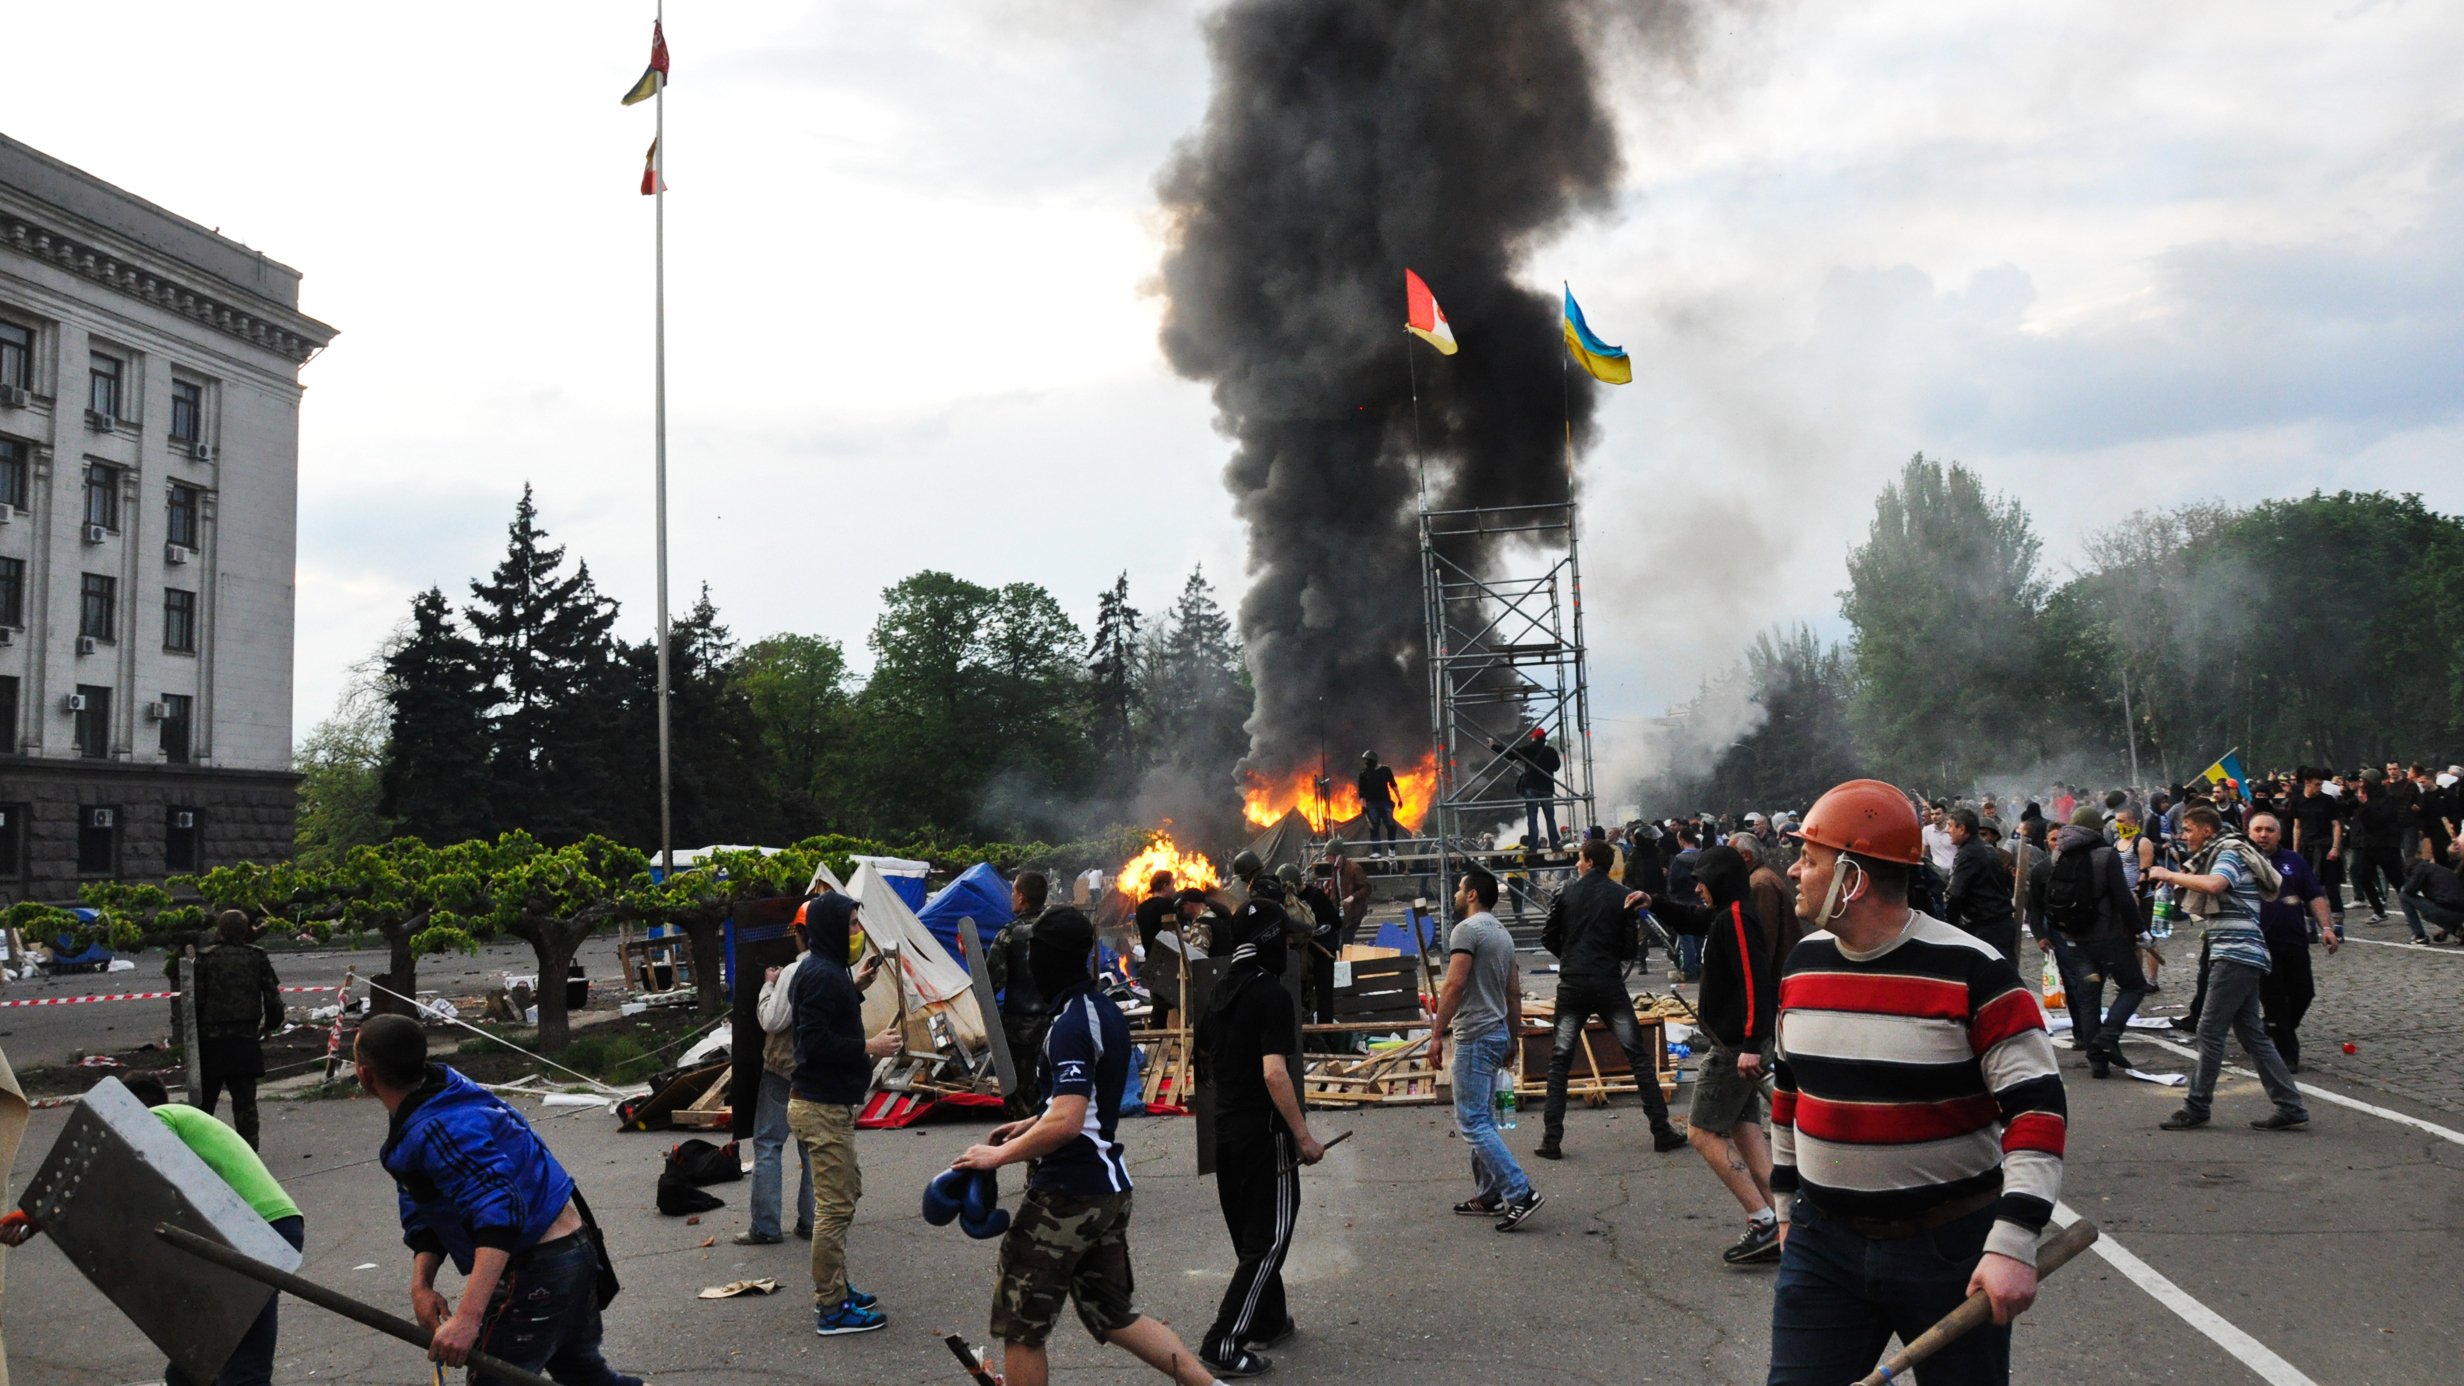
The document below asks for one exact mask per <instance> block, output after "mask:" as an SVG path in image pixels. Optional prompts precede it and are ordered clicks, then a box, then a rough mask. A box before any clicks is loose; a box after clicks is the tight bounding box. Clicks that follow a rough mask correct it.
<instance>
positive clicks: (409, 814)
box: [377, 587, 494, 842]
mask: <svg viewBox="0 0 2464 1386" xmlns="http://www.w3.org/2000/svg"><path fill="white" fill-rule="evenodd" d="M380 686H381V688H382V690H383V696H384V700H385V707H386V711H387V717H388V726H387V729H386V738H385V759H384V764H383V767H382V768H381V769H380V770H379V772H378V775H377V791H378V792H377V813H378V814H379V815H380V816H382V817H383V818H385V819H386V820H388V821H390V822H392V823H393V824H395V825H396V826H397V827H398V828H399V829H400V830H401V831H403V832H406V833H410V834H412V835H413V836H415V837H420V838H424V839H426V840H427V841H430V842H455V841H459V840H461V839H463V838H468V837H475V836H480V835H483V834H487V833H490V832H492V831H494V827H493V824H494V815H493V814H492V813H491V811H490V807H489V780H488V733H487V707H488V692H487V680H486V677H485V675H484V674H482V673H481V671H480V667H479V651H478V649H477V647H476V646H474V645H472V644H471V642H470V641H469V640H468V639H467V638H465V637H464V636H463V634H462V631H461V628H460V626H459V625H458V624H456V622H455V621H454V617H453V612H452V610H451V609H450V608H448V607H447V606H446V605H445V594H444V593H443V592H440V591H438V590H437V589H436V588H433V587H431V588H429V589H428V590H427V591H425V592H422V593H420V594H419V595H418V596H416V597H414V598H412V599H411V629H410V633H409V634H408V635H407V636H406V637H405V638H404V639H403V640H402V642H401V643H400V644H399V645H397V646H395V648H394V649H393V651H392V652H391V653H389V654H387V655H386V656H385V660H384V675H383V680H382V683H381V685H380Z"/></svg>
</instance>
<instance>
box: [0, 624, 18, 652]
mask: <svg viewBox="0 0 2464 1386" xmlns="http://www.w3.org/2000/svg"><path fill="white" fill-rule="evenodd" d="M16 643H17V632H15V631H13V630H11V629H9V628H8V627H7V626H0V650H5V649H7V648H8V647H9V646H11V645H14V644H16Z"/></svg>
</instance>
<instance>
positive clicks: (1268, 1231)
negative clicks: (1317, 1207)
mask: <svg viewBox="0 0 2464 1386" xmlns="http://www.w3.org/2000/svg"><path fill="white" fill-rule="evenodd" d="M1290 928H1291V919H1290V917H1289V916H1288V915H1286V914H1285V913H1284V911H1283V907H1282V906H1280V905H1277V904H1275V903H1273V902H1271V901H1267V900H1252V901H1250V902H1249V903H1248V904H1246V905H1243V906H1241V908H1240V910H1239V911H1238V912H1237V913H1235V914H1234V915H1233V916H1232V918H1231V919H1230V920H1228V921H1226V922H1225V923H1224V924H1220V925H1218V926H1217V929H1216V946H1217V948H1218V949H1220V948H1221V947H1222V946H1223V944H1224V943H1226V942H1229V943H1231V944H1232V945H1233V949H1232V954H1231V958H1232V966H1231V968H1230V970H1228V971H1227V972H1225V973H1224V976H1223V980H1221V981H1219V982H1217V983H1216V984H1215V990H1214V992H1213V994H1212V995H1210V996H1209V997H1208V998H1207V1013H1206V1018H1205V1019H1204V1020H1202V1021H1200V1022H1199V1025H1198V1062H1199V1064H1200V1065H1201V1068H1200V1071H1199V1076H1200V1078H1201V1080H1202V1081H1204V1082H1206V1083H1207V1084H1208V1085H1209V1086H1210V1087H1211V1088H1212V1089H1213V1090H1214V1094H1215V1196H1216V1199H1217V1201H1218V1202H1220V1203H1221V1204H1222V1205H1223V1222H1224V1227H1225V1228H1226V1229H1227V1230H1229V1231H1230V1232H1231V1234H1232V1250H1233V1252H1234V1253H1235V1254H1236V1255H1238V1256H1239V1257H1240V1264H1239V1265H1238V1266H1237V1267H1236V1268H1234V1270H1233V1272H1232V1283H1231V1284H1230V1285H1228V1286H1226V1287H1225V1288H1224V1294H1223V1307H1222V1308H1221V1309H1220V1310H1218V1311H1217V1312H1216V1315H1215V1324H1214V1327H1212V1328H1210V1329H1208V1330H1207V1334H1206V1341H1205V1342H1204V1343H1203V1344H1202V1345H1200V1347H1199V1349H1198V1360H1199V1361H1201V1362H1203V1363H1205V1364H1206V1365H1207V1366H1208V1367H1211V1368H1213V1369H1214V1370H1215V1372H1216V1373H1217V1374H1219V1375H1222V1376H1227V1377H1234V1376H1255V1375H1256V1374H1258V1373H1259V1372H1262V1371H1265V1370H1267V1368H1268V1367H1269V1366H1271V1365H1272V1364H1271V1363H1270V1362H1268V1360H1267V1359H1266V1358H1265V1357H1264V1356H1263V1355H1262V1354H1260V1353H1259V1352H1258V1351H1257V1350H1256V1349H1258V1348H1260V1347H1271V1346H1273V1345H1275V1344H1276V1343H1280V1342H1282V1341H1283V1340H1284V1339H1285V1338H1288V1337H1290V1336H1291V1334H1292V1316H1291V1313H1290V1312H1289V1310H1288V1308H1287V1306H1286V1305H1285V1303H1284V1297H1283V1258H1284V1254H1285V1253H1286V1252H1288V1251H1290V1250H1291V1247H1292V1224H1293V1222H1294V1220H1295V1219H1296V1218H1297V1217H1298V1216H1299V1213H1300V1166H1302V1165H1314V1164H1316V1163H1317V1162H1318V1160H1319V1159H1320V1158H1321V1157H1323V1156H1324V1155H1325V1154H1326V1147H1324V1146H1322V1145H1320V1144H1318V1142H1317V1141H1316V1140H1315V1139H1314V1138H1313V1137H1311V1136H1310V1134H1309V1119H1308V1117H1307V1116H1306V1115H1305V1114H1304V1113H1303V1112H1302V1110H1301V1099H1300V1093H1301V1089H1300V1082H1299V1079H1298V1077H1297V1076H1296V1068H1297V1065H1298V1058H1297V1056H1298V1054H1299V1053H1300V1013H1299V1011H1298V1010H1297V1009H1296V1008H1295V1007H1294V1006H1293V1004H1292V994H1291V993H1290V992H1288V991H1286V990H1284V986H1283V975H1284V966H1285V963H1286V962H1287V961H1288V960H1289V958H1290V951H1289V931H1290Z"/></svg>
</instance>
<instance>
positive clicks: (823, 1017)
mask: <svg viewBox="0 0 2464 1386" xmlns="http://www.w3.org/2000/svg"><path fill="white" fill-rule="evenodd" d="M855 919H856V902H855V901H854V899H852V898H850V897H848V896H845V895H840V894H837V893H835V892H834V893H832V894H829V895H824V896H822V897H821V898H820V899H818V900H815V901H813V902H812V904H811V905H809V906H807V907H806V909H805V915H804V947H805V953H804V957H803V958H802V959H800V960H799V961H798V962H797V964H796V977H795V985H794V987H793V988H792V990H791V991H790V993H789V1004H790V1005H791V1006H792V1007H793V1008H794V1011H795V1027H796V1068H795V1073H794V1076H792V1077H791V1078H789V1079H788V1083H787V1087H788V1099H787V1128H788V1129H789V1130H791V1131H793V1132H795V1135H796V1144H797V1145H799V1146H801V1147H803V1149H804V1157H805V1159H806V1160H807V1161H808V1162H809V1163H810V1164H811V1166H812V1170H813V1331H814V1332H816V1333H819V1334H821V1335H822V1336H824V1337H831V1336H835V1335H837V1334H842V1333H870V1332H872V1331H873V1330H874V1329H877V1328H882V1327H885V1326H887V1325H888V1323H889V1322H890V1320H889V1317H888V1316H887V1315H885V1314H883V1313H882V1312H881V1311H880V1309H878V1308H877V1307H875V1301H874V1298H873V1296H871V1295H868V1294H866V1293H864V1292H863V1291H861V1290H859V1289H857V1288H856V1287H855V1286H853V1285H850V1284H848V1283H847V1229H848V1227H849V1226H850V1225H852V1224H853V1223H854V1222H855V1220H856V1200H857V1199H860V1198H862V1197H863V1196H864V1176H863V1174H862V1173H861V1172H860V1171H859V1170H858V1169H857V1168H856V1104H857V1103H859V1102H862V1101H863V1100H864V1089H865V1088H866V1087H868V1086H869V1085H870V1084H871V1083H872V1077H873V1063H874V1061H875V1060H878V1059H886V1058H888V1057H889V1056H891V1055H892V1054H895V1053H897V1052H898V1044H899V1040H898V1032H897V1031H896V1030H895V1029H891V1030H884V1031H882V1032H881V1033H880V1034H878V1035H875V1036H873V1037H872V1038H871V1039H866V1038H865V1037H864V998H863V997H862V996H860V995H858V994H857V992H856V983H855V978H853V977H852V976H850V975H848V972H847V959H848V958H849V957H851V956H852V955H853V953H854V947H853V944H854V937H855Z"/></svg>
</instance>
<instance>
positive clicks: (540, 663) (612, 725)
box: [464, 485, 641, 842]
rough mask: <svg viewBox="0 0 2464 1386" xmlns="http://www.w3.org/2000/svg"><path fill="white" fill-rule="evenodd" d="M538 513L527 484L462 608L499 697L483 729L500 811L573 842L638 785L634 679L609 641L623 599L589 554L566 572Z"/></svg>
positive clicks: (551, 838)
mask: <svg viewBox="0 0 2464 1386" xmlns="http://www.w3.org/2000/svg"><path fill="white" fill-rule="evenodd" d="M538 520H539V510H538V506H537V505H536V504H535V503H534V502H533V501H532V499H531V490H530V487H529V486H527V485H525V486H524V487H523V488H522V499H521V500H520V501H519V502H518V503H517V504H516V505H515V507H514V512H513V522H512V523H511V524H510V525H508V526H507V527H506V545H505V557H504V561H503V562H500V563H498V564H497V565H496V568H495V570H494V572H492V573H491V574H490V575H489V578H488V580H487V581H485V582H478V581H474V582H473V583H471V596H472V597H473V599H474V600H473V603H472V604H471V605H470V606H469V607H468V608H466V609H465V611H464V615H465V616H466V617H467V618H468V620H469V621H470V623H471V628H472V629H473V630H474V631H475V632H477V635H478V650H479V667H480V670H481V672H482V673H483V674H485V675H486V677H487V680H488V686H489V689H490V691H491V693H492V695H493V699H494V700H493V702H492V704H491V706H490V709H489V717H488V728H487V729H488V739H489V744H490V755H489V762H488V769H489V779H490V781H491V783H492V786H493V790H492V796H491V797H492V800H493V803H494V807H495V809H496V817H497V820H498V821H499V822H504V823H518V824H521V825H522V826H523V827H524V828H525V829H526V830H528V831H530V832H532V833H535V834H536V835H537V836H539V837H540V839H541V840H543V841H547V842H571V841H574V840H577V839H579V838H581V837H583V836H585V835H587V834H588V833H590V832H593V831H595V830H597V829H598V828H599V827H601V826H603V825H606V824H607V821H608V819H609V818H610V817H611V816H612V815H613V814H614V813H616V812H617V811H618V810H619V809H620V808H621V806H623V805H626V804H628V803H630V802H632V801H634V800H636V799H638V798H639V797H640V795H641V785H640V781H639V777H638V775H634V774H629V773H627V771H628V769H629V768H630V767H629V766H628V758H627V757H626V755H625V747H626V733H627V732H628V730H629V727H628V719H627V717H626V704H627V702H628V697H627V695H628V693H629V692H630V685H631V678H630V676H629V674H628V673H627V671H626V670H625V668H624V666H623V664H622V663H621V662H620V660H619V658H618V651H617V648H616V642H615V640H614V639H613V634H612V633H613V631H614V628H615V624H616V614H617V608H616V603H615V602H614V601H612V600H610V599H608V598H607V597H604V596H602V595H600V593H599V589H598V585H597V584H596V583H594V582H593V581H592V580H591V576H590V565H589V564H588V563H581V562H577V563H576V564H575V565H574V567H573V570H572V571H571V572H570V573H567V572H566V571H565V568H564V562H565V550H564V549H563V547H562V546H551V545H549V544H547V543H546V542H545V541H546V540H547V538H548V532H547V531H546V530H545V529H542V528H540V526H539V523H538ZM617 830H618V831H620V832H621V831H623V830H624V827H623V826H622V825H618V826H617Z"/></svg>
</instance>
